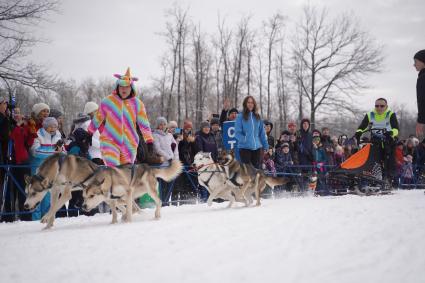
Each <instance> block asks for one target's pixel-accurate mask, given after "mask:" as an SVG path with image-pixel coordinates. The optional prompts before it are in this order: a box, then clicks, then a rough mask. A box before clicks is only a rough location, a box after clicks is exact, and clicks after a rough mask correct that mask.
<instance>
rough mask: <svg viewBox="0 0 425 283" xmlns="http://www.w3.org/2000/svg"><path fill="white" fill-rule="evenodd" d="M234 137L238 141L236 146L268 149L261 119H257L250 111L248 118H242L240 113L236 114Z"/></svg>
mask: <svg viewBox="0 0 425 283" xmlns="http://www.w3.org/2000/svg"><path fill="white" fill-rule="evenodd" d="M235 137H236V140H237V141H238V148H243V149H250V150H257V149H259V148H263V149H264V150H268V149H269V144H268V142H267V136H266V131H265V129H264V124H263V120H261V119H260V120H259V119H257V118H256V117H255V116H254V115H253V114H252V112H250V113H249V117H248V120H245V119H244V118H243V114H242V113H239V114H238V116H237V117H236V124H235Z"/></svg>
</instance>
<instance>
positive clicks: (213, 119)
mask: <svg viewBox="0 0 425 283" xmlns="http://www.w3.org/2000/svg"><path fill="white" fill-rule="evenodd" d="M210 124H211V126H212V125H220V120H219V119H218V118H215V117H214V118H212V119H211V123H210Z"/></svg>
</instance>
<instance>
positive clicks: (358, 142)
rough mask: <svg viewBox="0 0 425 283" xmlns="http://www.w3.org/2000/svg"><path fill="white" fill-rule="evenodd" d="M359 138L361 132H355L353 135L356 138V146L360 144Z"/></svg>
mask: <svg viewBox="0 0 425 283" xmlns="http://www.w3.org/2000/svg"><path fill="white" fill-rule="evenodd" d="M361 136H362V133H361V132H356V133H355V135H354V137H355V138H356V141H357V145H359V144H360V138H361Z"/></svg>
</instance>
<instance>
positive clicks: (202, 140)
mask: <svg viewBox="0 0 425 283" xmlns="http://www.w3.org/2000/svg"><path fill="white" fill-rule="evenodd" d="M8 103H9V100H8V99H6V98H4V97H0V133H1V134H0V144H1V155H0V158H1V160H0V164H3V165H4V164H12V165H23V166H18V167H13V168H11V171H10V174H9V176H13V178H8V177H7V175H8V174H6V172H7V170H6V167H2V168H1V169H0V184H1V192H3V191H4V190H3V188H4V187H5V186H6V187H7V190H5V191H6V195H5V196H2V199H5V202H4V204H3V212H4V213H3V216H2V218H1V220H2V221H13V220H15V219H16V217H19V219H21V220H37V219H40V218H41V217H42V215H43V214H44V213H46V211H47V209H48V208H49V197H48V196H46V197H45V198H44V199H43V202H42V203H41V205H40V206H39V207H38V208H37V210H36V211H34V212H32V214H28V213H21V214H17V216H16V215H15V214H13V212H14V211H20V212H22V211H23V203H24V202H25V194H24V192H23V191H22V190H21V189H23V188H24V187H25V181H24V180H25V178H24V176H25V175H31V174H34V173H35V171H36V170H37V167H38V166H39V165H40V164H41V162H42V161H43V160H44V159H45V158H47V157H48V156H50V155H52V154H54V153H57V152H63V153H67V154H75V155H79V156H82V157H85V158H88V159H91V160H92V161H93V162H95V163H96V164H99V165H100V164H103V160H102V155H101V151H100V145H99V132H101V131H102V126H101V127H99V129H98V130H97V131H96V132H95V133H94V134H88V132H87V128H88V127H89V124H90V121H91V120H92V118H93V116H94V115H95V113H96V111H97V109H98V105H97V104H96V103H95V102H92V101H90V102H87V103H86V104H85V107H84V109H83V111H82V112H81V113H80V114H78V117H77V118H76V119H75V120H74V121H73V124H72V127H71V131H70V132H69V133H65V131H64V129H63V119H64V115H63V114H62V113H61V112H60V111H58V110H56V109H50V107H49V106H48V105H47V104H45V103H37V104H35V105H34V106H33V107H32V112H31V113H30V115H29V116H25V115H23V114H22V113H21V112H20V109H19V108H18V107H15V108H14V109H13V111H12V109H11V108H10V107H8ZM12 113H13V114H12ZM237 115H238V110H237V109H236V108H231V107H230V103H229V101H225V103H224V109H223V111H222V113H221V115H220V117H211V118H210V119H208V120H207V121H204V122H202V123H201V124H200V126H199V128H198V129H194V128H193V123H192V121H191V120H189V119H187V120H185V121H184V123H183V125H178V124H177V122H176V121H167V120H166V119H165V118H164V117H159V118H158V119H156V121H155V122H152V121H151V127H152V132H153V137H154V144H153V148H154V151H155V153H156V155H157V157H158V159H157V161H156V162H153V163H155V164H156V165H163V166H167V165H168V164H169V162H170V160H172V159H179V160H180V161H181V162H182V163H183V165H184V166H185V167H186V169H187V170H188V173H185V174H182V175H181V176H179V177H178V178H177V180H176V181H175V184H174V189H173V191H172V193H171V195H170V197H171V199H170V200H171V202H177V201H188V202H190V201H193V200H194V199H195V198H196V194H198V193H199V195H200V198H201V199H204V200H205V199H206V198H207V197H208V195H207V194H208V193H207V191H206V190H204V189H203V188H200V189H199V190H198V191H196V190H195V189H194V188H196V187H197V178H196V174H190V171H191V166H192V163H193V161H194V156H195V154H196V153H197V152H199V151H203V152H210V153H211V155H212V157H213V159H214V161H216V162H219V161H220V160H219V159H220V156H221V155H222V153H223V151H224V150H225V149H224V145H223V137H222V136H223V135H222V132H221V127H222V125H223V123H224V122H225V121H236V119H237V117H238V116H237ZM239 117H241V116H239ZM259 121H262V123H263V124H264V131H265V133H266V138H267V143H268V150H266V151H264V152H262V154H261V167H262V169H264V170H266V171H268V172H269V173H270V174H281V173H291V172H295V171H296V172H303V171H308V170H312V169H314V170H316V171H317V172H319V173H320V172H326V170H328V169H329V168H332V167H335V166H338V165H340V164H341V163H342V162H344V161H345V160H347V159H348V158H349V157H350V156H351V155H352V154H354V153H355V152H356V151H357V150H358V149H359V147H358V144H357V142H356V139H354V138H348V136H347V135H345V134H340V135H335V133H332V132H331V131H330V129H329V128H328V127H323V128H321V129H320V130H319V129H312V125H311V123H310V121H309V120H308V119H303V120H301V121H300V123H299V124H297V123H296V122H295V121H290V122H288V123H287V125H286V127H285V129H283V130H282V131H281V132H280V134H279V135H278V136H276V137H275V136H273V134H272V133H273V122H272V121H267V120H266V121H263V120H259ZM179 126H180V127H179ZM261 127H263V126H261ZM139 136H140V133H139ZM8 145H12V147H11V148H8ZM145 146H146V145H143V139H141V141H140V144H139V149H140V150H141V152H139V150H138V154H137V159H136V162H143V161H144V157H143V155H146V152H145V151H146V150H145V151H144V150H143V148H144V147H145ZM395 162H396V170H397V176H396V178H397V179H398V180H399V182H400V183H401V184H403V185H405V186H412V185H413V184H415V182H417V176H419V175H420V173H421V172H422V171H421V170H423V168H424V164H425V140H423V141H421V142H420V141H419V140H418V139H417V138H416V137H415V136H410V137H409V138H407V139H404V140H399V141H398V142H397V146H396V150H395ZM6 180H8V182H7V183H6V185H5V186H3V184H4V183H5V182H6ZM293 183H294V182H293ZM161 188H162V189H161V197H162V198H163V199H164V198H165V197H166V196H167V194H168V193H169V190H170V188H171V187H170V185H169V184H166V183H164V182H162V183H161ZM81 201H82V195H81V192H73V197H72V199H71V201H70V202H69V205H68V207H67V208H66V207H63V209H61V210H60V212H58V215H57V216H77V215H79V214H81V213H83V212H81V211H80V210H79V205H80V204H81ZM145 201H147V202H148V200H145ZM107 210H108V208H107V207H103V208H102V207H99V209H98V210H96V211H94V212H92V213H91V214H90V215H93V214H94V213H97V212H99V211H100V212H104V211H107Z"/></svg>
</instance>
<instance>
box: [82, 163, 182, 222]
mask: <svg viewBox="0 0 425 283" xmlns="http://www.w3.org/2000/svg"><path fill="white" fill-rule="evenodd" d="M182 169H183V165H182V164H181V162H180V161H179V160H173V161H171V164H170V166H169V167H164V168H153V167H151V166H149V165H147V164H136V165H128V166H120V167H107V168H104V169H102V170H97V171H96V172H95V174H94V176H93V178H90V180H89V181H88V183H87V185H84V187H85V188H84V189H83V198H84V203H83V209H84V210H86V211H89V210H91V209H93V208H95V207H96V206H98V205H99V204H100V203H101V202H102V201H105V202H113V201H119V202H121V203H124V204H125V205H126V212H125V214H124V215H123V220H124V221H126V222H131V221H132V205H133V199H135V198H138V197H141V196H143V195H144V194H146V193H147V194H148V195H149V196H150V197H151V198H152V199H153V200H154V201H155V205H156V210H155V218H156V219H158V218H160V217H161V205H162V202H161V199H160V198H159V197H158V180H157V178H160V179H163V180H164V181H166V182H170V181H171V180H173V179H175V178H176V177H177V176H178V175H180V173H181V172H182ZM111 208H112V223H116V222H117V213H116V209H114V208H113V207H111Z"/></svg>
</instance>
